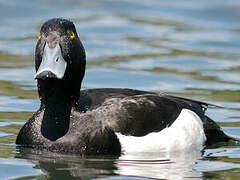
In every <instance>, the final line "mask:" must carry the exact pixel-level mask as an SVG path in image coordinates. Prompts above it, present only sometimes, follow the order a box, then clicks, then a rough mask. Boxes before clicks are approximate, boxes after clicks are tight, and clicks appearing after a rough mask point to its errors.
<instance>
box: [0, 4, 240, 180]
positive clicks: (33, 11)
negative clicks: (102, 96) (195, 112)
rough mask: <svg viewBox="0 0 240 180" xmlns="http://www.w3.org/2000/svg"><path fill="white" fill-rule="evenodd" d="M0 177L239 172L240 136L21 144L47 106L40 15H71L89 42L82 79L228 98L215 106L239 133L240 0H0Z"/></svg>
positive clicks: (230, 175) (235, 175)
mask: <svg viewBox="0 0 240 180" xmlns="http://www.w3.org/2000/svg"><path fill="white" fill-rule="evenodd" d="M0 17H1V25H0V179H94V178H96V179H134V180H135V179H150V178H162V179H185V178H187V179H219V178H224V179H239V178H240V146H239V145H238V144H235V143H229V144H224V143H222V144H221V143H220V144H218V145H216V146H213V147H208V148H206V149H204V151H203V152H198V151H197V152H194V151H193V152H192V151H191V152H176V153H144V154H126V155H122V156H120V157H81V156H77V155H62V154H56V153H51V152H42V151H37V150H32V149H21V150H19V149H18V148H16V145H15V143H14V142H15V139H16V135H17V133H18V131H19V129H20V128H21V126H22V125H23V124H24V123H25V122H26V120H27V119H28V118H29V117H30V116H31V115H32V113H33V112H35V111H36V110H37V109H38V107H39V100H38V95H37V92H36V82H35V81H34V79H33V76H34V68H33V66H34V63H33V60H34V48H35V44H36V41H37V34H38V32H39V28H40V27H41V24H42V23H43V22H44V21H46V20H47V19H49V18H53V17H64V18H67V19H71V20H72V21H73V22H74V23H75V24H76V28H77V31H78V33H79V35H80V38H81V40H82V42H83V44H84V46H85V49H86V52H87V72H86V76H85V79H84V81H83V88H84V89H85V88H101V87H122V88H123V87H124V88H125V87H127V88H136V89H141V90H148V91H154V92H159V93H163V92H164V93H169V94H174V95H181V96H184V97H190V98H194V99H198V100H204V101H206V102H210V103H215V104H218V105H221V106H226V107H228V109H218V108H211V109H209V110H208V111H207V115H209V116H210V117H212V118H213V119H214V120H215V121H217V122H218V123H219V124H220V125H221V126H222V127H223V129H224V131H225V132H227V133H229V134H231V135H234V136H240V103H239V102H240V79H239V76H240V51H239V49H240V24H239V19H240V2H238V1H235V0H229V1H220V0H212V1H207V0H202V1H199V2H197V1H194V0H189V1H184V0H171V1H166V0H162V1H155V0H142V1H138V0H131V1H126V0H121V1H120V0H119V1H118V0H102V1H97V0H93V1H87V0H81V1H80V0H68V1H66V0H60V1H59V0H58V1H57V0H53V1H48V0H36V1H30V0H22V1H18V0H12V1H3V0H0Z"/></svg>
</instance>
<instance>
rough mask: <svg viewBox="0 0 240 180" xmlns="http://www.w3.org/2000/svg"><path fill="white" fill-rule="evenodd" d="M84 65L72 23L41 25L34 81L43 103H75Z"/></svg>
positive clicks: (79, 42)
mask: <svg viewBox="0 0 240 180" xmlns="http://www.w3.org/2000/svg"><path fill="white" fill-rule="evenodd" d="M85 64H86V56H85V50H84V47H83V45H82V43H81V41H80V39H79V37H78V35H77V32H76V28H75V26H74V24H73V23H72V22H71V21H69V20H66V19H58V18H56V19H50V20H48V21H47V22H45V23H44V24H43V25H42V27H41V30H40V33H39V35H38V42H37V45H36V50H35V69H36V75H35V79H37V81H38V92H39V95H40V97H41V98H42V99H45V100H47V101H58V99H60V98H63V99H64V98H66V100H68V99H69V98H70V99H71V100H75V101H76V100H77V99H78V97H79V92H80V87H81V83H82V79H83V76H84V73H85ZM60 96H62V97H60Z"/></svg>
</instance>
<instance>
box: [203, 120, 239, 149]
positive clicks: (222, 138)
mask: <svg viewBox="0 0 240 180" xmlns="http://www.w3.org/2000/svg"><path fill="white" fill-rule="evenodd" d="M205 118H206V119H205V120H204V122H203V127H204V132H205V135H206V138H207V141H206V145H207V146H209V145H213V144H216V143H218V142H228V141H229V140H234V141H238V140H237V139H235V138H234V137H230V136H228V135H226V134H225V133H224V132H223V130H222V129H221V127H220V126H219V125H218V124H217V123H216V122H214V121H213V120H212V119H210V118H209V117H208V116H205Z"/></svg>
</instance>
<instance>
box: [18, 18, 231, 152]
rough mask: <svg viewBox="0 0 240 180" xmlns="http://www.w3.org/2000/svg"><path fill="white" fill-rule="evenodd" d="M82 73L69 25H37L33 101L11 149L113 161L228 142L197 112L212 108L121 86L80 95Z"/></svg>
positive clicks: (82, 57)
mask: <svg viewBox="0 0 240 180" xmlns="http://www.w3.org/2000/svg"><path fill="white" fill-rule="evenodd" d="M85 69H86V54H85V49H84V46H83V44H82V42H81V40H80V37H79V36H78V34H77V31H76V28H75V25H74V23H73V22H72V21H70V20H67V19H63V18H53V19H50V20H48V21H46V22H45V23H43V25H42V27H41V30H40V33H39V35H38V41H37V44H36V48H35V70H36V74H35V76H34V78H35V79H36V81H37V90H38V94H39V98H40V102H41V103H40V108H39V109H38V110H37V111H36V112H35V113H34V114H33V115H32V117H31V118H30V119H29V120H28V121H27V122H26V123H25V124H24V125H23V127H22V128H21V129H20V131H19V133H18V135H17V138H16V144H17V145H18V146H19V147H29V148H38V149H44V150H48V151H54V152H59V153H74V154H81V155H120V154H122V153H128V152H129V153H131V152H132V153H136V152H160V151H166V152H167V151H179V150H180V151H181V150H185V149H191V148H195V149H199V150H202V149H203V148H204V147H205V146H210V145H213V144H215V143H218V142H228V141H229V140H231V139H233V138H232V137H230V136H228V135H226V134H225V133H224V132H223V130H222V129H221V127H220V126H219V125H218V124H217V123H216V122H215V121H213V120H212V119H211V118H210V117H208V116H207V115H206V114H205V111H206V109H207V108H208V107H211V106H216V105H213V104H209V103H206V102H201V101H197V100H193V99H188V98H183V97H177V96H172V95H167V94H161V93H155V92H147V91H142V90H135V89H128V88H98V89H85V90H80V89H81V85H82V80H83V78H84V75H85ZM216 107H218V106H216Z"/></svg>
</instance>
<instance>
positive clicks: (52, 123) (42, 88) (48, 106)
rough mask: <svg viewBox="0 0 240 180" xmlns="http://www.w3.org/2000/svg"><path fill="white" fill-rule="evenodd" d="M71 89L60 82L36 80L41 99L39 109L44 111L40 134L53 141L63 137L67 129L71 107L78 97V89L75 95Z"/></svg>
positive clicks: (55, 80)
mask: <svg viewBox="0 0 240 180" xmlns="http://www.w3.org/2000/svg"><path fill="white" fill-rule="evenodd" d="M73 90H74V89H73V87H70V86H69V85H68V84H65V86H64V82H63V81H62V80H57V79H48V80H38V92H39V95H40V99H41V109H42V110H44V115H43V120H42V125H41V132H42V135H43V136H44V137H45V138H47V139H49V140H51V141H55V140H57V139H58V138H60V137H62V136H64V135H65V134H66V133H67V132H68V129H69V122H70V114H71V109H72V106H73V105H74V104H75V102H76V99H78V97H79V95H78V94H79V92H80V90H79V88H78V90H76V93H74V92H73Z"/></svg>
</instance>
